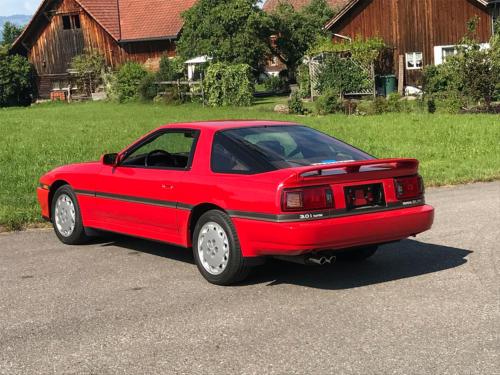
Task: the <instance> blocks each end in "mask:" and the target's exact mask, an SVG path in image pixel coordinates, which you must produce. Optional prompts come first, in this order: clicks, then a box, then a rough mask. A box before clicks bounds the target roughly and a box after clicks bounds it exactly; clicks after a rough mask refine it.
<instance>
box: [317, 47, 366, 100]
mask: <svg viewBox="0 0 500 375" xmlns="http://www.w3.org/2000/svg"><path fill="white" fill-rule="evenodd" d="M368 79H369V73H368V71H367V70H365V69H363V68H361V67H360V66H359V65H358V64H356V63H355V62H354V61H353V60H351V59H344V58H341V57H340V56H339V55H338V54H334V55H330V56H328V57H327V58H326V62H325V65H324V66H323V67H322V69H321V71H320V73H319V75H318V84H317V86H316V89H317V90H319V91H320V92H324V91H325V90H327V89H335V90H336V91H337V92H339V93H340V92H342V93H349V92H360V91H361V90H363V89H365V88H367V87H370V82H369V80H368Z"/></svg>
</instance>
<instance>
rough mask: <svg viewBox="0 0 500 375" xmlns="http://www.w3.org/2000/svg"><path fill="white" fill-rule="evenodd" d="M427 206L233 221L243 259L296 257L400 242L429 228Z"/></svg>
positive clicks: (430, 218) (430, 220)
mask: <svg viewBox="0 0 500 375" xmlns="http://www.w3.org/2000/svg"><path fill="white" fill-rule="evenodd" d="M433 221H434V208H433V207H431V206H429V205H423V206H418V207H411V208H403V209H397V210H391V211H384V212H377V213H369V214H363V215H356V216H345V217H338V218H332V219H325V220H317V221H308V222H294V223H275V222H264V221H258V220H250V219H237V218H234V219H233V222H234V224H235V226H236V230H237V232H238V236H239V239H240V244H241V249H242V253H243V256H245V257H256V256H262V255H300V254H305V253H309V252H314V251H319V250H327V249H328V250H334V249H343V248H349V247H354V246H362V245H369V244H377V243H384V242H390V241H396V240H401V239H404V238H407V237H410V236H412V235H416V234H418V233H421V232H424V231H426V230H428V229H430V228H431V226H432V223H433Z"/></svg>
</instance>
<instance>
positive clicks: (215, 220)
mask: <svg viewBox="0 0 500 375" xmlns="http://www.w3.org/2000/svg"><path fill="white" fill-rule="evenodd" d="M192 242H193V255H194V259H195V261H196V265H197V266H198V270H199V271H200V273H201V274H202V275H203V277H204V278H205V279H206V280H207V281H209V282H210V283H212V284H217V285H230V284H234V283H236V282H238V281H242V280H243V279H244V278H245V277H247V276H248V273H249V272H250V267H249V266H248V262H247V261H246V260H245V258H244V257H243V255H242V254H241V248H240V242H239V240H238V235H237V233H236V229H235V227H234V224H233V222H232V220H231V218H230V217H229V216H228V215H227V214H226V213H224V212H222V211H219V210H211V211H208V212H206V213H204V214H203V215H202V216H201V217H200V218H199V220H198V222H197V223H196V227H195V230H194V234H193V241H192Z"/></svg>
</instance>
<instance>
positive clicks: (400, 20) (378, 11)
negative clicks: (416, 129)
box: [325, 0, 500, 89]
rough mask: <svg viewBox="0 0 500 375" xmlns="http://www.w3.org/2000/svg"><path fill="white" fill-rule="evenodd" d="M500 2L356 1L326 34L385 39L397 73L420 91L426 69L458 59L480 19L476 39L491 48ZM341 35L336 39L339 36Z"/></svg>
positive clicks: (468, 0) (403, 80)
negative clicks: (459, 49) (462, 44)
mask: <svg viewBox="0 0 500 375" xmlns="http://www.w3.org/2000/svg"><path fill="white" fill-rule="evenodd" d="M499 10H500V0H351V1H350V2H349V3H348V4H347V5H346V6H345V7H344V8H343V9H342V11H341V12H340V13H338V14H337V15H336V16H335V17H334V18H333V19H332V20H330V21H329V22H328V23H327V24H326V26H325V28H326V29H327V30H329V31H330V32H331V33H332V34H333V35H334V36H333V41H334V42H335V41H336V40H340V39H338V38H341V37H349V38H355V37H356V36H357V35H362V36H363V37H365V38H366V37H374V36H380V37H382V38H383V39H384V41H385V43H386V44H388V45H389V46H391V47H393V48H394V56H391V60H392V61H391V63H390V64H391V65H392V73H394V74H396V75H397V76H398V78H399V84H400V89H401V88H402V86H403V84H404V85H418V84H419V82H420V80H421V71H422V68H423V67H424V66H425V65H430V64H435V65H438V64H440V63H442V62H443V61H445V59H446V56H448V55H450V54H454V53H456V48H455V46H456V45H457V43H458V42H459V41H460V39H461V38H462V37H463V36H464V35H465V34H466V32H467V26H466V25H467V21H468V20H470V19H472V18H474V17H475V16H477V17H478V19H479V23H478V25H477V28H476V33H475V37H476V38H477V39H479V41H480V42H481V43H487V42H488V41H489V39H490V37H491V35H492V31H493V23H494V19H495V17H498V16H499ZM335 34H336V36H335Z"/></svg>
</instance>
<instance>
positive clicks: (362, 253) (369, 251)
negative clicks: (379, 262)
mask: <svg viewBox="0 0 500 375" xmlns="http://www.w3.org/2000/svg"><path fill="white" fill-rule="evenodd" d="M377 249H378V246H377V245H370V246H363V247H357V248H355V249H352V250H348V251H346V252H345V253H342V254H339V256H338V258H339V259H344V260H348V261H351V262H362V261H363V260H365V259H368V258H370V257H371V256H373V255H374V254H375V253H376V252H377Z"/></svg>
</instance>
